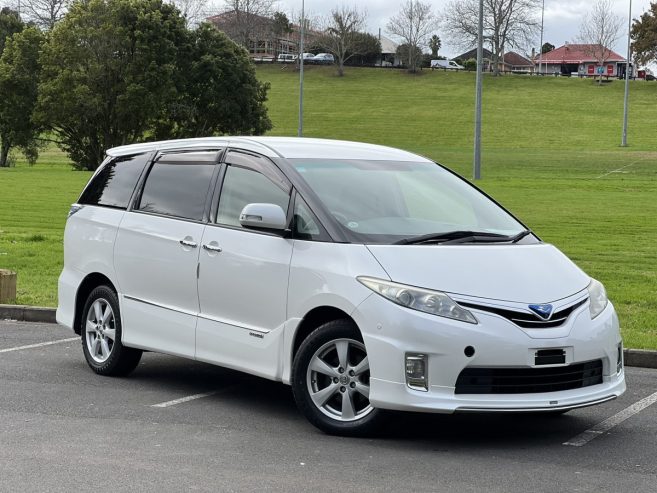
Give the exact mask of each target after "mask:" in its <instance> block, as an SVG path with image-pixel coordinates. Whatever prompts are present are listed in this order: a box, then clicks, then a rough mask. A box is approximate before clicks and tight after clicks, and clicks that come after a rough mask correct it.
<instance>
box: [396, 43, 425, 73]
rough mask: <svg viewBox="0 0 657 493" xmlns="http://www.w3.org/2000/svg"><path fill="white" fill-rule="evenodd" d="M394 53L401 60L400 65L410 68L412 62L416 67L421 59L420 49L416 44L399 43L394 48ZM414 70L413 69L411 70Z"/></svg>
mask: <svg viewBox="0 0 657 493" xmlns="http://www.w3.org/2000/svg"><path fill="white" fill-rule="evenodd" d="M395 55H396V56H397V58H399V59H400V60H401V63H402V65H404V66H405V67H407V68H408V69H409V70H411V66H412V64H415V69H417V68H418V67H419V66H420V64H421V61H422V50H421V49H420V48H418V47H417V46H413V47H411V45H409V44H408V43H404V44H400V45H399V46H397V50H395ZM413 71H415V70H413Z"/></svg>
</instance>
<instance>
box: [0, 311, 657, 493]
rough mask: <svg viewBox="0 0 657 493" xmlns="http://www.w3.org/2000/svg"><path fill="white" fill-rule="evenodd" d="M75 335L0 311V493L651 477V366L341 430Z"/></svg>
mask: <svg viewBox="0 0 657 493" xmlns="http://www.w3.org/2000/svg"><path fill="white" fill-rule="evenodd" d="M74 335H75V334H72V333H71V332H70V331H68V330H67V329H64V328H62V327H58V326H56V325H48V324H29V323H18V322H7V321H5V322H0V491H11V492H14V491H43V492H45V491H67V492H68V491H91V490H94V491H158V492H162V491H331V492H351V491H358V492H364V491H385V492H387V493H390V492H396V491H406V492H418V491H458V492H470V491H487V492H498V491H499V492H511V491H532V492H534V491H536V492H543V491H544V492H560V491H595V492H612V491H613V492H627V491H631V492H633V493H634V492H644V491H645V492H653V493H654V492H655V491H657V402H655V401H657V370H648V369H640V368H627V370H626V375H627V382H628V391H627V392H626V394H625V395H624V396H623V397H622V398H620V399H617V400H615V401H612V402H610V403H607V404H603V405H601V406H596V407H593V408H586V409H580V410H575V411H571V412H570V413H568V414H566V415H563V416H558V417H554V416H552V417H545V416H531V415H513V416H509V415H454V416H441V415H425V414H402V413H400V414H396V415H394V416H393V417H392V419H391V421H390V423H389V425H388V427H387V429H386V430H385V431H384V432H382V433H381V435H380V436H379V437H377V438H373V439H350V438H340V437H331V436H327V435H324V434H322V433H321V432H319V431H317V430H316V429H315V428H313V427H312V426H311V425H310V424H308V423H307V422H306V421H305V419H304V418H303V417H302V416H301V415H300V414H299V413H298V412H297V410H296V407H295V405H294V402H293V399H292V393H291V391H290V390H289V388H288V387H286V386H284V385H282V384H278V383H274V382H270V381H267V380H263V379H259V378H255V377H251V376H248V375H243V374H240V373H237V372H233V371H229V370H225V369H222V368H217V367H213V366H210V365H205V364H201V363H195V362H190V361H186V360H183V359H178V358H174V357H169V356H163V355H157V354H152V353H148V354H145V355H144V357H143V358H142V362H141V364H140V366H139V368H138V369H137V370H136V371H135V372H134V373H133V374H132V375H131V376H130V377H128V378H122V379H117V378H104V377H99V376H97V375H95V374H94V373H92V372H91V370H89V369H88V367H87V365H86V363H85V361H84V357H83V355H82V350H81V348H80V342H79V340H78V339H77V338H76V339H75V340H72V338H73V336H74ZM601 423H602V424H601ZM587 430H589V431H587ZM582 437H584V438H582ZM564 443H574V444H575V445H580V446H573V445H564Z"/></svg>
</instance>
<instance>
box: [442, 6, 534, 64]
mask: <svg viewBox="0 0 657 493" xmlns="http://www.w3.org/2000/svg"><path fill="white" fill-rule="evenodd" d="M539 5H540V0H484V39H487V40H488V41H489V42H490V46H491V52H492V53H493V60H492V63H493V73H494V74H495V75H499V66H500V63H499V61H500V60H501V59H502V58H503V56H504V51H505V49H507V48H517V49H521V50H524V48H526V47H527V46H530V45H531V44H532V41H533V39H534V35H535V33H536V32H537V30H538V29H539V28H540V23H539V21H538V20H537V16H536V14H537V12H539V11H540V10H539ZM478 19H479V1H478V0H453V1H451V2H450V3H449V4H448V5H447V9H446V11H445V15H444V27H445V29H446V30H447V32H448V33H449V35H450V36H451V37H452V38H453V40H454V42H455V44H458V45H460V46H461V47H462V48H464V49H470V48H472V47H473V46H476V44H477V32H478V28H477V24H478Z"/></svg>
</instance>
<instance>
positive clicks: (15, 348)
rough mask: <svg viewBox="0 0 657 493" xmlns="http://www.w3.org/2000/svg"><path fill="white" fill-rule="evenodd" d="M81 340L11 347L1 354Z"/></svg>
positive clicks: (73, 338)
mask: <svg viewBox="0 0 657 493" xmlns="http://www.w3.org/2000/svg"><path fill="white" fill-rule="evenodd" d="M79 340H80V338H79V337H70V338H68V339H59V340H57V341H50V342H40V343H38V344H28V345H27V346H18V347H10V348H8V349H0V353H10V352H12V351H22V350H23V349H33V348H37V347H44V346H52V345H53V344H61V343H62V342H73V341H79Z"/></svg>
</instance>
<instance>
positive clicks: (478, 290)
mask: <svg viewBox="0 0 657 493" xmlns="http://www.w3.org/2000/svg"><path fill="white" fill-rule="evenodd" d="M64 243H65V262H64V270H63V272H62V274H61V276H60V279H59V307H58V310H57V320H58V322H59V323H61V324H63V325H65V326H68V327H70V328H72V329H73V330H74V331H75V332H77V333H78V334H80V335H81V339H82V347H83V351H84V355H85V357H86V360H87V362H88V363H89V366H90V367H91V368H92V369H93V370H94V371H95V372H96V373H98V374H101V375H125V374H127V373H128V372H130V371H131V370H133V369H134V368H135V367H136V366H137V364H138V362H139V359H140V356H141V353H142V351H143V350H147V351H158V352H162V353H168V354H171V355H176V356H182V357H186V358H190V359H195V360H198V361H204V362H208V363H213V364H217V365H221V366H224V367H228V368H233V369H237V370H241V371H244V372H248V373H251V374H254V375H259V376H261V377H265V378H269V379H272V380H277V381H282V382H284V383H287V384H290V385H291V386H292V388H293V392H294V397H295V400H296V402H297V404H298V406H299V408H300V410H301V411H302V412H303V413H304V414H305V416H306V417H307V418H308V419H309V420H310V421H311V422H312V423H313V424H314V425H316V426H317V427H318V428H320V429H322V430H324V431H326V432H329V433H338V434H345V435H347V434H352V435H355V434H364V433H368V432H370V431H372V430H373V429H374V427H375V426H376V425H377V424H379V423H380V422H381V420H382V418H383V417H384V416H385V411H386V410H390V409H393V410H405V411H423V412H439V413H453V412H472V411H479V412H481V411H508V412H513V411H518V412H532V411H533V412H551V413H559V412H564V411H567V410H569V409H573V408H578V407H583V406H590V405H593V404H599V403H602V402H605V401H608V400H610V399H614V398H615V397H618V396H619V395H621V394H622V393H623V392H624V390H625V379H624V371H623V360H622V342H621V337H620V333H619V322H618V318H617V316H616V313H615V311H614V308H613V307H612V304H611V303H610V302H609V301H608V300H607V296H606V293H605V289H604V287H603V286H602V284H600V283H599V282H598V281H596V280H594V279H591V278H590V277H589V276H588V275H586V274H585V273H584V272H582V271H581V270H580V269H579V268H578V267H577V266H576V265H575V264H573V262H571V261H570V260H569V259H568V258H566V256H564V255H563V254H562V253H561V252H560V251H559V250H557V249H556V248H555V247H554V246H552V245H549V244H546V243H544V242H542V241H541V240H540V239H539V238H538V237H537V236H536V235H535V234H534V233H532V232H531V231H530V230H529V229H527V227H526V226H524V225H523V224H522V223H521V222H520V221H519V220H518V219H516V218H515V217H513V216H512V215H511V214H510V213H509V212H508V211H506V210H505V209H504V208H502V207H501V206H500V205H499V204H497V203H496V202H495V201H494V200H492V199H491V198H490V197H488V196H487V195H486V194H484V193H483V192H481V191H480V190H478V189H477V188H475V187H474V186H472V185H471V184H470V183H468V182H467V181H466V180H464V179H462V178H460V177H459V176H457V175H456V174H454V173H452V172H451V171H449V170H448V169H446V168H444V167H442V166H440V165H438V164H435V163H433V162H431V161H429V160H427V159H425V158H423V157H420V156H418V155H415V154H411V153H409V152H404V151H401V150H396V149H391V148H387V147H381V146H375V145H368V144H358V143H353V142H340V141H330V140H318V139H293V138H250V137H248V138H247V137H243V138H238V137H235V138H207V139H193V140H184V141H168V142H156V143H149V144H138V145H132V146H124V147H119V148H115V149H111V150H109V151H108V152H107V159H106V160H105V162H104V163H103V165H102V166H101V167H100V168H99V169H98V171H97V172H96V173H95V175H94V176H93V177H92V178H91V180H90V182H89V184H88V185H87V186H86V188H85V189H84V191H83V193H82V195H81V196H80V199H79V200H78V202H77V203H76V204H74V205H73V206H72V207H71V211H70V216H69V218H68V222H67V225H66V233H65V240H64Z"/></svg>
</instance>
